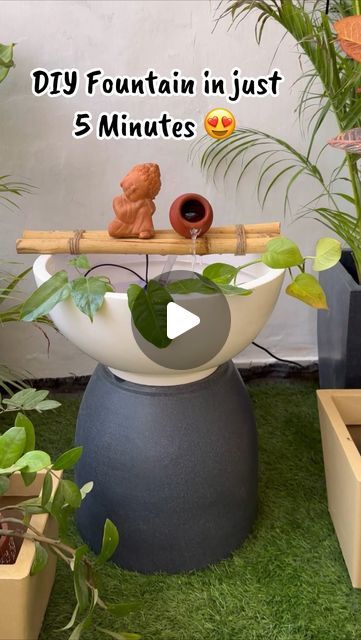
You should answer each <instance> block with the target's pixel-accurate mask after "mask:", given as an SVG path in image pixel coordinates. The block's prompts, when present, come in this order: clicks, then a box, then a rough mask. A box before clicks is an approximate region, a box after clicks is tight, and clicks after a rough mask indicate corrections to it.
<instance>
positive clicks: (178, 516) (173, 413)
mask: <svg viewBox="0 0 361 640" xmlns="http://www.w3.org/2000/svg"><path fill="white" fill-rule="evenodd" d="M76 444H77V445H82V446H83V447H84V451H83V456H82V458H81V460H80V461H79V463H78V465H77V469H76V480H77V482H78V483H79V484H80V485H82V484H84V483H85V482H88V481H90V480H93V481H94V489H93V491H92V492H91V493H90V494H89V495H88V496H87V497H86V498H85V500H84V502H83V504H82V507H81V509H80V511H79V516H78V526H79V530H80V533H81V535H82V536H83V538H84V540H85V541H86V542H87V543H88V544H89V545H90V546H91V547H92V548H93V549H94V550H95V551H99V548H100V545H101V538H102V529H103V525H104V521H105V519H106V518H110V519H111V520H112V521H113V522H114V523H115V525H116V526H117V527H118V529H119V533H120V544H119V547H118V549H117V551H116V552H115V554H114V556H113V560H114V562H116V563H117V564H118V565H120V566H121V567H124V568H125V569H130V570H135V571H139V572H142V573H154V572H167V573H178V572H183V571H190V570H193V569H200V568H202V567H206V566H207V565H209V564H212V563H215V562H218V561H219V560H222V559H223V558H226V557H227V556H228V555H229V554H230V553H232V551H234V550H235V549H237V547H239V546H240V545H241V544H242V542H243V541H244V540H245V538H246V537H247V536H248V534H249V533H250V531H251V528H252V524H253V522H254V519H255V515H256V500H257V436H256V426H255V421H254V416H253V412H252V408H251V404H250V400H249V397H248V394H247V391H246V389H245V387H244V384H243V381H242V379H241V377H240V375H239V373H238V372H237V370H236V369H235V367H234V365H233V364H232V363H231V362H229V363H226V364H224V365H222V366H221V367H219V368H218V369H217V371H215V372H214V373H213V374H212V375H210V376H209V377H208V378H206V379H204V380H200V381H198V382H195V383H190V384H186V385H179V386H176V387H174V386H170V387H150V386H145V385H137V384H133V383H130V382H126V381H124V380H120V379H119V378H117V377H115V376H114V375H113V374H112V373H111V372H110V371H109V370H108V369H107V368H106V367H104V366H102V365H98V367H97V368H96V370H95V372H94V374H93V376H92V378H91V380H90V382H89V384H88V387H87V389H86V392H85V394H84V398H83V401H82V404H81V407H80V412H79V416H78V423H77V430H76Z"/></svg>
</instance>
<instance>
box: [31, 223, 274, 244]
mask: <svg viewBox="0 0 361 640" xmlns="http://www.w3.org/2000/svg"><path fill="white" fill-rule="evenodd" d="M244 230H245V233H246V236H250V237H251V236H254V237H265V236H271V237H272V236H278V235H279V234H280V223H279V222H267V223H264V224H245V225H244ZM210 235H212V236H213V235H230V236H235V235H236V226H235V225H228V226H225V227H211V228H210V229H209V231H207V236H210ZM73 236H74V231H73V230H59V231H56V230H55V231H40V230H32V229H25V231H24V232H23V235H22V237H23V238H26V239H30V238H39V239H63V238H72V237H73ZM160 236H163V237H169V238H173V237H174V236H175V237H177V238H178V237H179V236H178V235H177V234H175V232H174V231H173V230H172V229H157V230H156V232H155V238H158V237H160ZM82 238H84V239H85V240H108V239H109V234H108V232H107V231H106V230H104V229H101V230H99V231H98V230H86V231H84V233H83V234H82ZM142 242H144V241H143V240H142Z"/></svg>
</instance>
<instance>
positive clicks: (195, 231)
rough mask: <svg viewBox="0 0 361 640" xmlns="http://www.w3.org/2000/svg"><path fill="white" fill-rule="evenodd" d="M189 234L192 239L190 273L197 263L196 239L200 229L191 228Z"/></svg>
mask: <svg viewBox="0 0 361 640" xmlns="http://www.w3.org/2000/svg"><path fill="white" fill-rule="evenodd" d="M190 233H191V239H192V271H194V269H195V266H196V262H197V253H196V251H197V238H198V236H199V233H200V229H197V228H196V227H193V228H192V229H191V232H190Z"/></svg>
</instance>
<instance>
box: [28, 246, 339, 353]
mask: <svg viewBox="0 0 361 640" xmlns="http://www.w3.org/2000/svg"><path fill="white" fill-rule="evenodd" d="M340 256H341V244H340V242H339V241H338V240H335V239H334V238H321V239H320V240H319V241H318V242H317V245H316V251H315V256H303V255H302V254H301V252H300V250H299V248H298V246H297V245H296V244H295V243H294V242H293V241H292V240H289V239H288V238H283V237H279V238H273V239H272V240H270V241H269V242H268V244H267V248H266V251H265V253H263V254H262V255H261V256H260V257H259V258H258V259H256V260H252V262H248V263H245V264H242V265H240V266H239V267H234V266H232V265H229V264H224V263H221V262H218V263H214V264H210V265H208V266H207V267H205V269H204V270H203V273H202V274H198V273H194V274H193V276H192V277H189V278H183V279H180V280H170V281H166V282H164V281H163V280H162V278H158V279H152V280H149V281H148V282H146V281H144V286H140V285H139V284H131V285H129V287H128V291H127V295H128V305H129V309H130V312H131V315H132V319H133V322H134V325H135V326H136V328H137V330H138V331H139V332H140V334H141V335H142V336H143V337H144V338H145V339H146V340H148V341H149V342H150V343H151V344H153V345H154V346H156V347H158V348H160V349H164V348H166V347H168V346H169V345H170V343H171V339H170V338H168V336H167V305H168V304H169V303H170V302H172V301H173V296H174V295H191V294H200V295H212V294H216V293H222V294H225V295H227V296H233V295H236V296H248V295H251V294H252V290H251V289H248V288H244V287H242V282H241V281H240V282H239V280H241V274H242V270H243V269H245V268H246V267H248V266H250V265H252V264H256V263H263V264H265V265H267V266H268V267H270V268H272V269H287V270H288V271H289V273H290V276H291V282H290V284H289V285H288V286H287V288H286V293H287V294H288V295H290V296H293V297H294V298H297V299H298V300H301V301H302V302H304V303H306V304H308V305H310V306H311V307H314V308H317V309H327V300H326V296H325V293H324V291H323V289H322V287H321V285H320V284H319V282H318V280H317V279H316V278H315V277H314V276H313V275H312V274H310V273H307V271H306V264H307V261H309V260H312V268H313V270H314V271H323V270H325V269H329V268H331V267H332V266H334V265H335V264H336V263H337V262H338V261H339V259H340ZM70 264H71V265H72V266H74V267H75V268H76V269H77V270H78V272H79V276H78V277H77V278H75V279H73V280H70V279H69V276H68V273H67V272H66V271H65V270H62V271H59V272H57V273H56V274H54V275H53V276H51V277H50V278H49V279H48V280H47V281H46V282H44V283H43V284H42V285H41V286H40V287H39V288H38V289H37V290H36V291H35V292H34V293H33V294H32V295H31V296H30V298H28V299H27V300H26V301H25V303H24V305H23V307H22V310H21V315H20V317H21V318H22V319H23V320H25V321H33V320H36V319H37V318H38V317H39V316H41V315H45V314H47V313H49V312H50V311H51V310H52V309H53V308H54V307H55V306H56V305H57V304H58V303H59V302H61V301H63V300H66V299H69V298H70V299H72V300H73V302H74V304H75V305H76V306H77V307H78V308H79V309H80V311H82V312H83V313H85V314H86V315H87V316H88V317H89V318H90V320H91V321H93V318H94V314H95V313H96V312H97V311H98V310H99V309H101V307H102V305H103V302H104V298H105V294H106V293H107V292H108V291H113V290H114V289H113V287H112V284H111V282H110V280H109V278H108V277H106V276H90V277H89V276H88V275H87V274H88V271H89V270H92V269H93V268H94V267H92V268H90V264H89V261H88V259H87V257H86V256H84V255H80V256H78V257H76V258H73V259H72V260H70ZM294 271H296V274H295V273H294Z"/></svg>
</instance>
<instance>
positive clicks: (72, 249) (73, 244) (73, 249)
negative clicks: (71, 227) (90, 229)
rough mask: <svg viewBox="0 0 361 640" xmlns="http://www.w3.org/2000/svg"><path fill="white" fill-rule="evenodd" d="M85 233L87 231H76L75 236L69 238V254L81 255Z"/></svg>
mask: <svg viewBox="0 0 361 640" xmlns="http://www.w3.org/2000/svg"><path fill="white" fill-rule="evenodd" d="M84 232H85V229H76V230H75V231H74V235H73V236H72V237H71V238H69V253H71V255H73V256H74V255H78V254H79V253H80V240H81V237H82V235H83V233H84Z"/></svg>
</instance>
